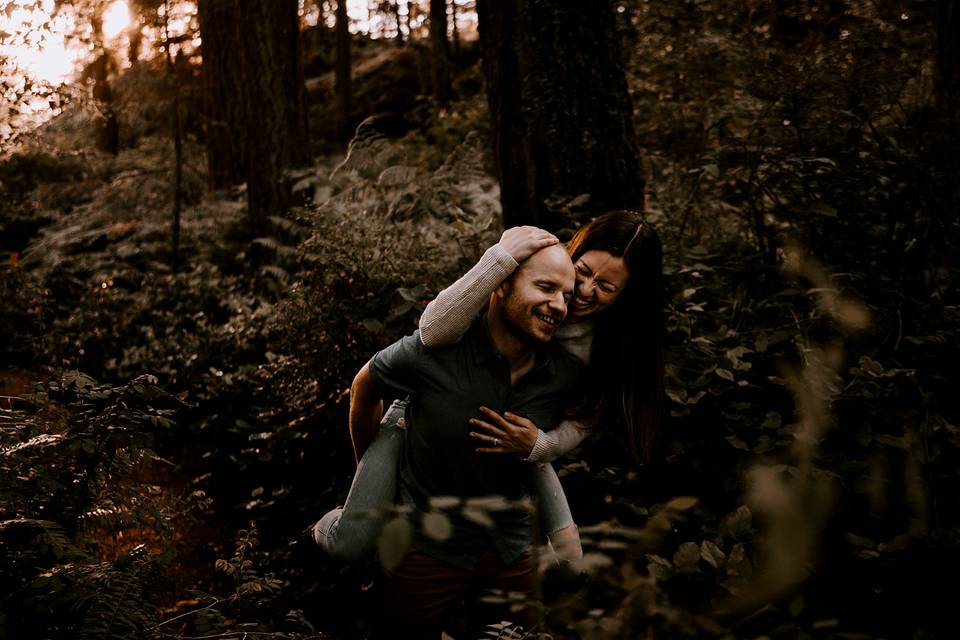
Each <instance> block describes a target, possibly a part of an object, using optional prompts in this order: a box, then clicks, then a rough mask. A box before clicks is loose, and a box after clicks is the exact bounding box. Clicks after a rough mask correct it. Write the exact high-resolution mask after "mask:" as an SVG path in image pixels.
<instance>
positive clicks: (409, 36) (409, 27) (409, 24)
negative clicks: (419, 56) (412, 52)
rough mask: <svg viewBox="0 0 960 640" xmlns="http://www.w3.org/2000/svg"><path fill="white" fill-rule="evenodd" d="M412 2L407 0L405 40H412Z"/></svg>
mask: <svg viewBox="0 0 960 640" xmlns="http://www.w3.org/2000/svg"><path fill="white" fill-rule="evenodd" d="M413 6H414V5H413V2H412V1H411V0H407V40H410V41H411V42H412V41H413Z"/></svg>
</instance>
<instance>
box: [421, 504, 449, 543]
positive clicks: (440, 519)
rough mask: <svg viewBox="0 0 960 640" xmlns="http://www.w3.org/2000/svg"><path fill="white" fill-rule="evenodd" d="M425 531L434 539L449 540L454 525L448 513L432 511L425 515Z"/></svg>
mask: <svg viewBox="0 0 960 640" xmlns="http://www.w3.org/2000/svg"><path fill="white" fill-rule="evenodd" d="M423 532H424V533H425V534H427V535H428V536H430V537H431V538H433V539H434V540H439V541H443V540H447V539H448V538H449V537H450V536H451V535H452V534H453V525H451V524H450V518H448V517H447V516H446V514H443V513H440V512H438V511H431V512H430V513H427V514H425V515H424V516H423Z"/></svg>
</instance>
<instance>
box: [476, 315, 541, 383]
mask: <svg viewBox="0 0 960 640" xmlns="http://www.w3.org/2000/svg"><path fill="white" fill-rule="evenodd" d="M470 338H471V343H472V347H473V359H474V362H475V363H476V364H478V365H482V364H486V363H488V362H490V361H491V360H495V359H497V358H503V355H502V354H501V353H500V352H499V351H497V347H496V346H495V345H494V343H493V337H492V336H491V335H490V326H489V325H488V324H487V312H486V311H484V312H483V313H482V314H480V317H479V318H478V319H477V320H476V321H475V322H474V323H473V327H472V328H471V330H470ZM550 352H551V348H550V345H549V344H538V345H535V346H534V365H533V370H536V369H539V368H541V367H546V369H547V371H548V372H549V373H551V374H552V373H555V366H554V362H553V357H551V353H550Z"/></svg>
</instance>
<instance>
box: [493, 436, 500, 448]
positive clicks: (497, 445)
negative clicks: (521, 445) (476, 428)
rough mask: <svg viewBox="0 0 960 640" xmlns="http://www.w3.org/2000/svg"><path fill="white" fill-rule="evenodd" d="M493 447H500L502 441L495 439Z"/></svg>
mask: <svg viewBox="0 0 960 640" xmlns="http://www.w3.org/2000/svg"><path fill="white" fill-rule="evenodd" d="M493 446H495V447H499V446H500V440H499V439H497V438H494V439H493Z"/></svg>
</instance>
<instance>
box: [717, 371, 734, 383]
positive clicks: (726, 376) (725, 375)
mask: <svg viewBox="0 0 960 640" xmlns="http://www.w3.org/2000/svg"><path fill="white" fill-rule="evenodd" d="M714 373H715V374H717V375H718V376H720V377H721V378H723V379H724V380H729V381H730V382H733V374H732V373H730V372H729V371H727V370H726V369H715V370H714Z"/></svg>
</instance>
